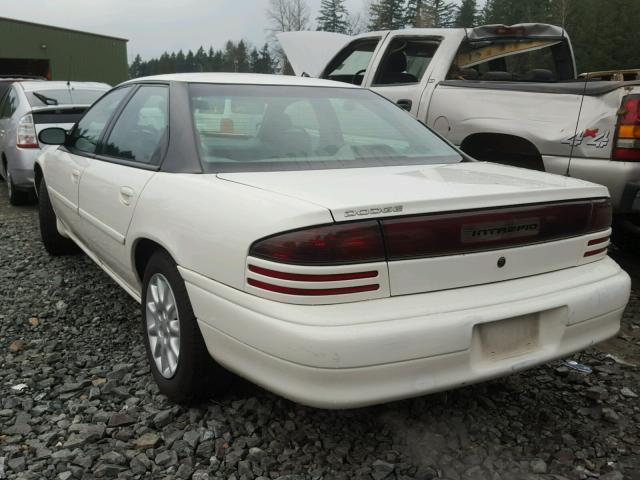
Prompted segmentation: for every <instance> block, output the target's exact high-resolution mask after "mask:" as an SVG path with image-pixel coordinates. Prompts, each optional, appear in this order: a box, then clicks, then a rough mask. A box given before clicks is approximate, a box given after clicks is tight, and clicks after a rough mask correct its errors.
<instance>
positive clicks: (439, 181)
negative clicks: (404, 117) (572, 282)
mask: <svg viewBox="0 0 640 480" xmlns="http://www.w3.org/2000/svg"><path fill="white" fill-rule="evenodd" d="M217 177H218V178H219V179H222V180H226V181H230V182H236V183H240V184H243V185H248V186H251V187H255V188H259V189H262V190H267V191H270V192H274V193H277V194H280V195H286V196H289V197H292V198H296V199H299V200H303V201H305V202H310V203H313V204H316V205H319V206H322V207H325V208H327V209H329V210H330V211H331V213H332V215H333V217H334V219H335V220H336V221H342V220H346V219H354V218H372V217H384V216H394V215H396V216H397V215H412V214H419V213H432V212H443V211H454V210H465V209H475V208H489V207H496V206H503V205H522V204H529V203H542V202H552V201H561V200H569V199H579V198H595V197H608V196H609V193H608V191H607V189H606V187H603V186H601V185H596V184H593V183H590V182H586V181H583V180H578V179H575V178H569V177H563V176H559V175H552V174H547V173H543V172H537V171H533V170H526V169H521V168H515V167H508V166H504V165H498V164H493V163H486V162H472V163H459V164H453V165H425V166H400V167H376V168H352V169H333V170H311V171H282V172H243V173H221V174H218V175H217Z"/></svg>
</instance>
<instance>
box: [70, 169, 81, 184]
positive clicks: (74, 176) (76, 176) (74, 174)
mask: <svg viewBox="0 0 640 480" xmlns="http://www.w3.org/2000/svg"><path fill="white" fill-rule="evenodd" d="M71 180H72V181H73V183H78V180H80V170H73V171H72V172H71Z"/></svg>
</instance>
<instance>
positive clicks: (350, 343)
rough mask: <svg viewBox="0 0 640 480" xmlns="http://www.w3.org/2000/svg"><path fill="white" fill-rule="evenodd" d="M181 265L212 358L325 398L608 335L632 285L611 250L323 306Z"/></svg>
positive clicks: (289, 393)
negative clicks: (277, 297)
mask: <svg viewBox="0 0 640 480" xmlns="http://www.w3.org/2000/svg"><path fill="white" fill-rule="evenodd" d="M181 273H182V275H183V277H184V278H185V281H186V284H187V290H188V292H189V296H190V299H191V302H192V304H193V307H194V311H195V313H196V316H197V317H198V319H199V324H200V327H201V331H202V333H203V337H204V339H205V342H206V344H207V347H208V349H209V351H210V353H211V354H212V356H213V357H214V358H215V359H216V360H218V361H219V362H220V363H221V364H223V365H225V366H226V367H227V368H229V369H230V370H233V371H235V372H237V373H239V374H240V375H242V376H244V377H246V378H249V379H250V380H252V381H254V382H255V383H257V384H260V385H262V386H264V387H265V388H267V389H269V390H272V391H274V392H276V393H278V394H280V395H282V396H284V397H287V398H290V399H292V400H295V401H298V402H300V403H304V404H308V405H313V406H317V407H322V408H347V407H356V406H362V405H367V404H373V403H380V402H386V401H391V400H395V399H400V398H406V397H413V396H418V395H422V394H426V393H431V392H435V391H439V390H445V389H449V388H454V387H457V386H461V385H466V384H470V383H474V382H479V381H483V380H486V379H489V378H494V377H498V376H501V375H506V374H509V373H511V372H514V371H518V370H522V369H525V368H530V367H532V366H535V365H538V364H540V363H544V362H547V361H549V360H551V359H554V358H558V357H562V356H565V355H567V354H569V353H572V352H575V351H578V350H581V349H584V348H586V347H589V346H590V345H593V344H594V343H597V342H600V341H602V340H605V339H606V338H608V337H611V336H613V335H615V333H616V332H617V331H618V329H619V324H620V317H621V315H622V312H623V310H624V307H625V305H626V303H627V300H628V296H629V288H630V280H629V277H628V275H627V274H626V273H625V272H623V271H622V270H620V268H619V267H618V266H617V265H616V264H615V262H613V261H612V260H611V259H609V258H605V259H603V260H601V261H597V262H594V263H592V264H588V265H584V266H581V267H576V268H572V269H567V270H562V271H558V272H552V273H548V274H544V275H538V276H534V277H528V278H523V279H518V280H510V281H506V282H500V283H494V284H488V285H480V286H475V287H467V288H461V289H455V290H447V291H442V292H433V293H426V294H417V295H407V296H404V297H391V298H386V299H379V300H371V301H364V302H355V303H352V304H340V305H325V306H306V305H289V304H282V303H279V302H273V301H270V300H264V299H260V298H258V297H255V296H252V295H248V294H246V293H244V292H240V291H238V290H234V289H231V288H229V287H226V286H222V285H220V284H218V283H216V282H212V281H211V280H208V279H205V278H204V277H201V276H199V275H197V274H195V273H193V272H190V271H186V270H184V269H181ZM496 332H498V333H496ZM496 335H497V337H496ZM500 337H502V340H503V341H501V342H497V343H496V341H495V339H496V338H500ZM523 340H524V341H523Z"/></svg>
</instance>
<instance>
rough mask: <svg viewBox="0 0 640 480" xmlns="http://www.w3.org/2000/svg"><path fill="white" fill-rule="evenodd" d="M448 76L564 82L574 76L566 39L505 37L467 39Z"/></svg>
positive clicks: (513, 80)
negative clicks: (481, 39)
mask: <svg viewBox="0 0 640 480" xmlns="http://www.w3.org/2000/svg"><path fill="white" fill-rule="evenodd" d="M447 78H448V79H449V80H483V81H502V82H562V81H568V80H572V79H573V78H575V71H574V67H573V56H572V54H571V48H570V46H569V43H568V42H567V41H566V40H545V39H504V40H487V41H473V42H465V43H463V44H462V46H461V47H460V50H459V51H458V54H457V55H456V58H455V59H454V62H453V65H452V67H451V70H450V71H449V74H448V76H447Z"/></svg>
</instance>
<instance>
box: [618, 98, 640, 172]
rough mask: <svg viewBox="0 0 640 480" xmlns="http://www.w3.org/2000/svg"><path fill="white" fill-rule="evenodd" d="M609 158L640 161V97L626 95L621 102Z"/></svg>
mask: <svg viewBox="0 0 640 480" xmlns="http://www.w3.org/2000/svg"><path fill="white" fill-rule="evenodd" d="M611 158H612V159H613V160H619V161H622V162H637V161H640V95H628V96H626V97H624V99H623V100H622V107H621V108H620V113H619V118H618V126H617V130H616V143H615V145H614V147H613V153H612V156H611Z"/></svg>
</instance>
